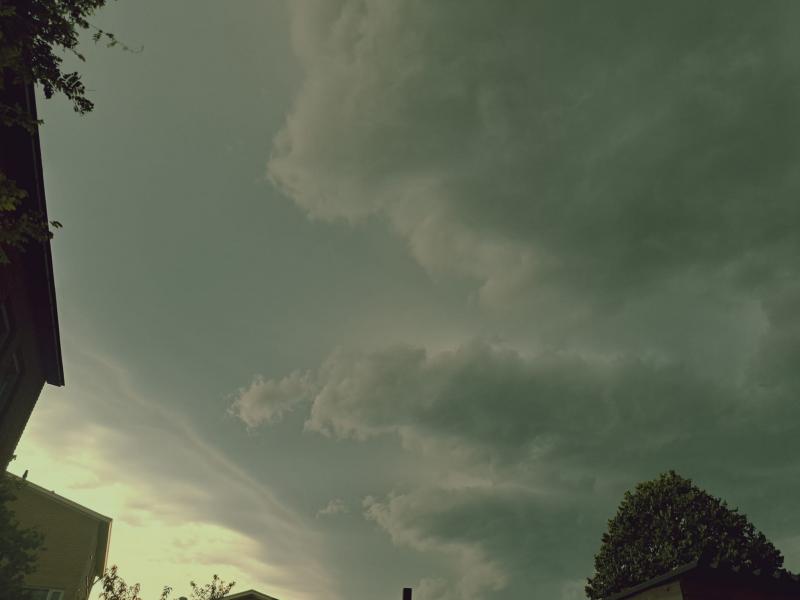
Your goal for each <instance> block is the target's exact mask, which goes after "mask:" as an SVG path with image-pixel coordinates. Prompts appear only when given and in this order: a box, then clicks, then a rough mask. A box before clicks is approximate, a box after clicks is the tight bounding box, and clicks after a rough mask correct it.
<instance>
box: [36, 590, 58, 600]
mask: <svg viewBox="0 0 800 600" xmlns="http://www.w3.org/2000/svg"><path fill="white" fill-rule="evenodd" d="M28 591H29V592H30V599H31V600H64V592H63V591H62V590H49V589H47V588H36V589H30V590H28Z"/></svg>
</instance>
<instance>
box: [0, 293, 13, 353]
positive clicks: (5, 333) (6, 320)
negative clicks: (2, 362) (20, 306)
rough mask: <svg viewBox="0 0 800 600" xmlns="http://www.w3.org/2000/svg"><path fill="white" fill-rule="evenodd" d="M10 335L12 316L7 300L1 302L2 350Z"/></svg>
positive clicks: (0, 339)
mask: <svg viewBox="0 0 800 600" xmlns="http://www.w3.org/2000/svg"><path fill="white" fill-rule="evenodd" d="M10 337H11V317H10V316H9V314H8V306H6V303H5V302H0V350H2V349H3V346H5V345H6V342H7V341H8V338H10Z"/></svg>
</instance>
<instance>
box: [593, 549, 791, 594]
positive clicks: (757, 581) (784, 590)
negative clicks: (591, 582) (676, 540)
mask: <svg viewBox="0 0 800 600" xmlns="http://www.w3.org/2000/svg"><path fill="white" fill-rule="evenodd" d="M790 599H791V600H798V599H800V577H798V576H797V575H792V574H790V573H788V572H787V571H783V570H781V571H774V572H769V573H767V572H762V571H760V570H756V571H744V570H742V569H739V568H737V567H732V566H730V565H726V564H725V563H720V562H719V561H714V560H708V559H704V558H701V559H698V560H696V561H693V562H691V563H688V564H686V565H683V566H681V567H678V568H676V569H673V570H672V571H669V572H668V573H665V574H663V575H660V576H658V577H654V578H653V579H650V580H649V581H645V582H644V583H641V584H639V585H637V586H634V587H631V588H629V589H627V590H623V591H622V592H620V593H618V594H614V595H612V596H609V597H608V598H606V600H790Z"/></svg>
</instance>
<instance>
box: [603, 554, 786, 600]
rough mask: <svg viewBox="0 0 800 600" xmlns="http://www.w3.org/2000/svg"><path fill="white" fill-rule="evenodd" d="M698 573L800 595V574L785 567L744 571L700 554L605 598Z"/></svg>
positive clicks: (613, 598)
mask: <svg viewBox="0 0 800 600" xmlns="http://www.w3.org/2000/svg"><path fill="white" fill-rule="evenodd" d="M699 573H705V574H713V575H716V576H732V577H736V578H740V579H742V578H743V579H748V580H750V581H759V580H760V581H763V582H764V583H765V584H768V585H780V586H782V587H785V588H787V589H791V590H792V591H794V592H796V593H797V594H798V596H800V576H798V575H794V574H792V573H790V572H789V571H786V570H785V569H780V570H776V571H770V572H766V571H762V570H761V569H756V570H754V571H744V570H742V569H741V568H740V567H738V566H733V565H731V564H729V563H725V562H721V561H719V560H718V559H713V558H711V557H708V556H701V557H700V558H698V559H697V560H694V561H692V562H690V563H686V564H685V565H681V566H679V567H676V568H675V569H672V570H671V571H668V572H667V573H664V574H663V575H659V576H658V577H653V578H652V579H648V580H647V581H645V582H643V583H640V584H638V585H635V586H633V587H630V588H627V589H624V590H622V591H621V592H618V593H616V594H613V595H611V596H608V597H606V598H605V600H623V599H624V598H630V597H631V596H635V595H636V594H639V593H640V592H644V591H645V590H649V589H650V588H654V587H658V586H660V585H664V584H666V583H669V582H671V581H676V580H679V579H683V578H684V577H687V576H690V575H694V574H699Z"/></svg>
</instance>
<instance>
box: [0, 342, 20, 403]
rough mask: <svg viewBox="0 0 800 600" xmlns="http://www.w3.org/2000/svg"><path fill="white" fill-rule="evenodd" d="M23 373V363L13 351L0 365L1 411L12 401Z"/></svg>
mask: <svg viewBox="0 0 800 600" xmlns="http://www.w3.org/2000/svg"><path fill="white" fill-rule="evenodd" d="M21 373H22V361H21V360H20V357H19V353H18V352H17V351H16V350H12V351H11V353H10V354H9V355H8V356H6V357H5V360H3V362H2V363H1V364H0V410H2V409H3V408H4V407H5V405H6V404H7V403H8V401H9V400H10V399H11V394H13V393H14V387H15V386H16V384H17V381H18V380H19V377H20V374H21Z"/></svg>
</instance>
